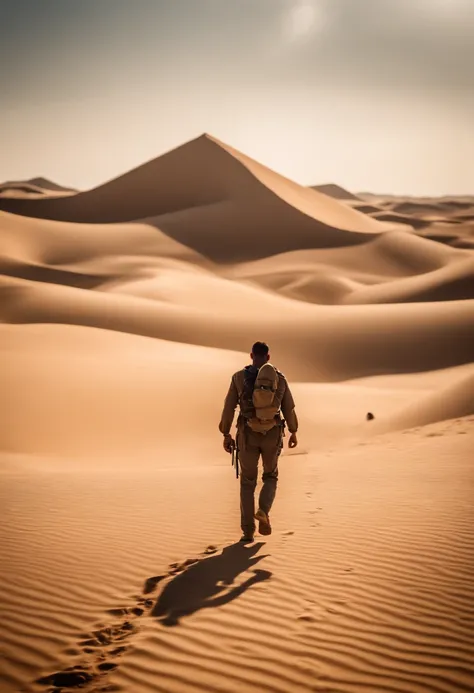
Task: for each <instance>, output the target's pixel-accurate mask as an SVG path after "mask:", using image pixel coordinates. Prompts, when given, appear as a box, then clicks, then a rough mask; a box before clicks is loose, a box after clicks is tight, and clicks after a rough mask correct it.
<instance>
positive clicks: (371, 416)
mask: <svg viewBox="0 0 474 693" xmlns="http://www.w3.org/2000/svg"><path fill="white" fill-rule="evenodd" d="M366 419H367V421H372V420H373V419H375V416H374V415H373V414H372V412H371V411H369V412H367V416H366Z"/></svg>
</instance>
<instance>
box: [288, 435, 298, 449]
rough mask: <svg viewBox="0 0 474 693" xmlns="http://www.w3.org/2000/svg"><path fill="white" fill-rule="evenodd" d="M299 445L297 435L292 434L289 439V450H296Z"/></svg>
mask: <svg viewBox="0 0 474 693" xmlns="http://www.w3.org/2000/svg"><path fill="white" fill-rule="evenodd" d="M297 445H298V438H297V437H296V433H292V434H291V435H290V437H289V439H288V447H289V448H296V446H297Z"/></svg>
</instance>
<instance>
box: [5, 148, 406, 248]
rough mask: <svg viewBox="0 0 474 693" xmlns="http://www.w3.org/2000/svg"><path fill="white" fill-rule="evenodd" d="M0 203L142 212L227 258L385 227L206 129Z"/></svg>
mask: <svg viewBox="0 0 474 693" xmlns="http://www.w3.org/2000/svg"><path fill="white" fill-rule="evenodd" d="M0 209H3V210H5V211H9V212H14V213H16V214H22V215H26V216H33V217H41V218H47V219H55V220H62V221H70V222H87V223H94V224H97V223H112V222H124V221H132V220H139V219H146V220H147V221H148V223H149V224H152V225H155V226H157V227H158V228H160V229H161V230H163V231H164V232H165V233H167V234H168V235H170V236H171V237H172V238H174V239H176V240H178V241H180V242H183V243H186V244H187V245H188V246H190V247H192V248H194V249H196V250H198V251H199V252H201V253H204V254H205V255H207V256H209V257H211V258H214V259H218V260H227V261H228V260H240V259H242V260H243V259H253V258H256V257H265V256H267V255H269V254H276V253H279V252H284V251H287V250H293V249H296V248H317V247H327V246H338V245H352V244H358V243H363V242H365V241H366V240H367V238H368V237H370V236H371V235H373V234H379V233H383V232H384V231H386V230H387V229H390V228H393V227H391V226H390V225H389V224H382V223H380V222H377V221H375V220H373V219H370V218H369V217H367V216H365V215H363V214H361V213H360V212H357V211H355V210H352V209H350V208H349V207H347V206H346V205H344V204H342V203H340V202H338V201H336V200H334V199H332V198H330V197H328V196H326V195H323V194H321V193H318V192H316V191H313V190H310V189H309V188H305V187H303V186H300V185H297V184H296V183H294V182H293V181H290V180H288V179H286V178H283V177H282V176H280V175H278V174H276V173H274V172H272V171H270V170H269V169H267V168H266V167H265V166H262V165H260V164H258V163H257V162H255V161H253V160H252V159H250V158H249V157H246V156H245V155H243V154H241V153H240V152H237V151H236V150H234V149H232V148H231V147H228V146H227V145H224V144H223V143H221V142H219V141H217V140H215V139H213V138H211V137H209V136H207V135H204V136H202V137H199V138H198V139H196V140H193V141H192V142H189V143H187V144H185V145H183V146H182V147H179V148H178V149H175V150H173V151H171V152H169V153H167V154H165V155H163V156H161V157H159V158H158V159H154V160H153V161H150V162H149V163H147V164H144V165H143V166H141V167H139V168H137V169H135V170H133V171H130V172H129V173H127V174H125V175H123V176H121V177H120V178H117V179H115V180H113V181H110V182H109V183H105V184H104V185H102V186H100V187H98V188H95V189H93V190H90V191H87V192H84V193H78V194H77V195H72V196H67V197H63V198H55V199H51V198H49V199H41V200H31V199H23V200H21V199H6V198H3V199H2V198H0ZM257 238H259V239H260V240H259V242H257V240H256V239H257Z"/></svg>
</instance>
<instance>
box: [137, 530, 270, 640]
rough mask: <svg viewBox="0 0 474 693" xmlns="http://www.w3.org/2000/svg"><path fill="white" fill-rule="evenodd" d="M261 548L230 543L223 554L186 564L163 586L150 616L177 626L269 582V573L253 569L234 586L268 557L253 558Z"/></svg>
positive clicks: (255, 545) (258, 545) (260, 543)
mask: <svg viewBox="0 0 474 693" xmlns="http://www.w3.org/2000/svg"><path fill="white" fill-rule="evenodd" d="M262 546H264V544H263V543H262V542H259V543H257V544H253V545H252V546H248V545H244V544H242V543H240V542H239V543H236V544H231V545H230V546H226V547H225V548H224V550H223V551H222V553H220V554H217V555H213V556H211V557H209V558H203V559H202V560H199V561H196V562H195V563H193V564H192V565H189V566H188V567H187V568H186V570H185V571H184V572H182V573H179V574H178V575H176V576H175V577H173V579H172V580H171V581H170V582H168V583H167V584H166V585H165V587H164V589H163V591H162V592H161V593H160V595H159V597H158V599H157V601H156V604H155V606H154V607H153V609H152V611H151V616H154V617H155V618H158V619H159V620H160V622H161V623H162V624H163V625H165V626H176V625H178V624H179V623H180V620H181V619H182V618H183V617H184V616H190V615H191V614H194V613H196V611H199V610H201V609H210V608H213V607H218V606H222V605H223V604H227V603H228V602H230V601H232V600H234V599H236V598H237V597H239V596H240V595H241V594H243V593H244V592H245V591H246V590H248V589H249V588H250V587H251V586H252V585H255V584H256V583H258V582H263V581H264V580H268V579H270V577H271V575H272V573H271V572H269V571H268V570H261V569H256V570H252V571H251V572H252V575H250V576H249V577H248V578H247V579H246V580H244V581H243V582H240V583H239V584H234V583H235V581H236V579H237V578H238V576H239V575H241V574H242V573H245V572H246V571H247V570H249V569H251V568H253V566H255V565H256V564H257V563H258V562H259V561H261V560H262V559H263V558H266V557H267V555H268V554H262V555H260V556H256V555H255V554H256V553H257V552H258V551H259V550H260V548H261V547H262Z"/></svg>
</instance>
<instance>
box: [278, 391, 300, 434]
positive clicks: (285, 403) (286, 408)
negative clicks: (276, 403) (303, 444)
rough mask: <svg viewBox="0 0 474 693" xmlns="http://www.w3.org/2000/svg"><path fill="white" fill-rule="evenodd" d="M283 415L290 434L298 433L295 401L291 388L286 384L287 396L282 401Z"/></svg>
mask: <svg viewBox="0 0 474 693" xmlns="http://www.w3.org/2000/svg"><path fill="white" fill-rule="evenodd" d="M281 413H282V414H283V418H284V419H285V421H286V423H287V426H288V430H289V431H290V433H296V432H297V430H298V417H297V416H296V411H295V401H294V399H293V395H292V394H291V390H290V386H289V385H288V382H286V388H285V394H284V395H283V399H282V401H281Z"/></svg>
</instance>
